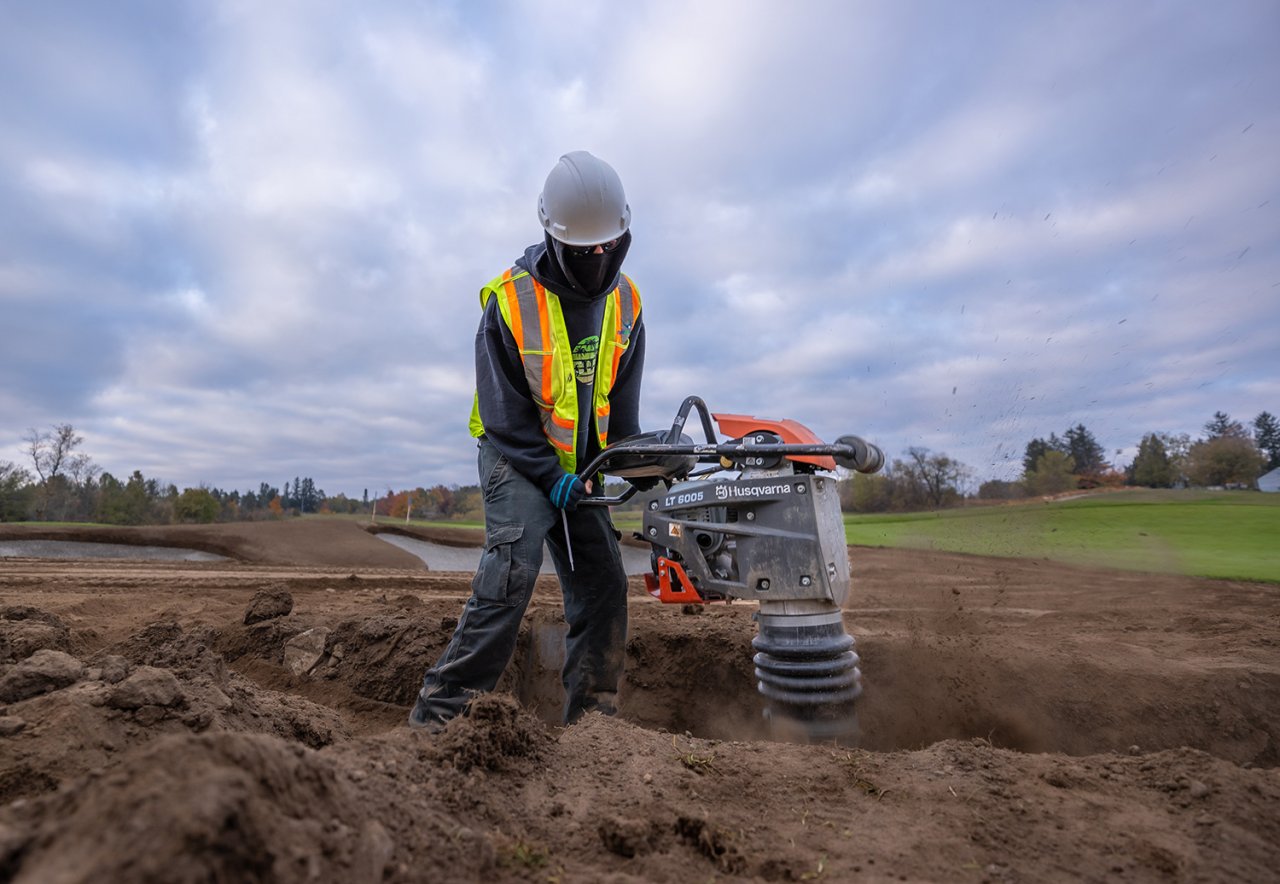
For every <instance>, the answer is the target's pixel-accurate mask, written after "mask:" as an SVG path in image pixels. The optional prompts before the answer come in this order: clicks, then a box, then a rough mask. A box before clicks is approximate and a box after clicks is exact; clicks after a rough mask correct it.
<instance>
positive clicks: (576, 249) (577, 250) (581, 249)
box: [564, 237, 622, 258]
mask: <svg viewBox="0 0 1280 884" xmlns="http://www.w3.org/2000/svg"><path fill="white" fill-rule="evenodd" d="M620 245H622V237H618V238H617V239H611V240H609V241H608V242H601V243H596V244H595V245H593V246H565V248H564V250H565V251H566V252H568V253H569V254H570V255H573V256H574V257H575V258H581V257H583V256H584V255H593V254H595V251H596V249H599V250H600V251H602V252H604V253H605V254H606V255H607V254H609V253H610V252H612V251H613V250H614V249H616V248H617V247H618V246H620Z"/></svg>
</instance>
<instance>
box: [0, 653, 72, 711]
mask: <svg viewBox="0 0 1280 884" xmlns="http://www.w3.org/2000/svg"><path fill="white" fill-rule="evenodd" d="M84 671H85V669H84V664H83V663H81V662H80V661H79V660H77V659H76V658H75V657H72V656H71V655H70V654H66V653H63V652H62V651H54V650H50V649H48V648H45V649H42V650H39V651H36V652H35V653H34V654H32V655H31V656H30V657H28V658H27V659H25V660H23V661H22V662H21V663H19V664H17V665H16V666H14V667H13V668H12V669H10V670H9V671H8V672H6V673H5V674H4V677H2V678H0V703H16V702H18V701H19V700H26V699H27V698H29V697H35V696H37V695H39V694H47V693H49V692H50V691H56V690H58V689H59V688H65V687H67V686H68V685H73V684H75V683H76V682H77V681H79V680H80V679H81V678H83V677H84Z"/></svg>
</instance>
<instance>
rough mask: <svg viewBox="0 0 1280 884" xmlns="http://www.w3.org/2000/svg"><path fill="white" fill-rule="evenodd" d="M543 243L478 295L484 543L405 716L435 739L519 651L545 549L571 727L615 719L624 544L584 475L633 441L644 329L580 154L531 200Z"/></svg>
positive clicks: (598, 190) (605, 207) (619, 222)
mask: <svg viewBox="0 0 1280 884" xmlns="http://www.w3.org/2000/svg"><path fill="white" fill-rule="evenodd" d="M538 217H539V219H540V220H541V222H542V227H543V231H544V235H543V241H542V242H539V243H537V244H536V245H532V246H529V248H527V249H525V252H524V255H523V256H522V257H521V258H519V259H517V261H516V262H515V266H514V267H512V268H511V269H510V270H508V271H506V272H505V273H503V274H501V275H500V276H498V277H495V278H494V279H493V280H492V281H490V282H489V283H488V284H487V285H485V286H484V288H482V289H481V290H480V303H481V306H482V308H483V311H484V312H483V316H482V318H481V320H480V328H479V331H478V332H477V333H476V397H475V405H474V407H473V409H472V413H471V434H472V435H473V436H474V437H476V438H477V440H478V446H479V471H480V487H481V490H482V491H483V494H484V509H485V545H484V553H483V555H482V556H481V559H480V565H479V568H478V569H477V571H476V576H475V579H474V580H473V581H472V584H471V598H470V599H469V600H468V601H467V603H466V607H465V608H464V609H463V612H462V616H460V617H459V618H458V625H457V627H456V628H455V629H454V632H453V637H452V639H451V640H450V642H449V645H448V647H447V648H446V649H445V651H444V654H443V655H442V656H441V657H440V659H439V660H438V661H437V662H436V664H435V665H434V666H432V667H431V668H430V669H428V670H427V673H426V676H425V677H424V678H423V684H422V690H421V691H419V693H418V698H417V701H416V703H415V704H414V707H413V710H412V711H411V712H410V714H409V725H410V727H414V728H427V729H429V730H437V729H439V728H440V727H441V726H443V724H444V722H446V721H448V720H449V719H451V718H453V717H454V716H456V715H458V714H459V713H460V712H462V711H463V709H464V708H465V707H466V705H467V703H468V702H469V701H470V699H471V698H472V697H473V696H475V695H476V694H477V693H480V692H484V691H489V690H492V689H493V687H494V685H495V684H497V682H498V678H499V677H500V676H501V675H502V672H503V670H504V669H505V668H506V666H507V664H508V662H509V661H510V660H511V655H512V652H513V651H514V650H515V645H516V636H517V633H518V631H519V628H520V621H521V619H522V618H523V616H524V611H525V608H526V607H527V606H528V604H529V597H530V595H531V594H532V592H533V585H534V581H535V580H536V579H537V576H538V571H539V569H540V567H541V565H542V551H543V543H544V542H545V543H546V545H547V547H548V548H549V549H550V551H551V558H552V561H553V562H554V564H555V569H556V573H557V574H558V575H559V578H560V587H561V590H562V592H563V595H564V615H565V620H566V621H567V623H568V626H569V629H568V634H567V635H566V637H565V662H564V670H563V673H562V678H563V683H564V688H565V694H566V700H565V707H564V722H565V723H566V724H569V723H572V722H573V721H575V720H577V719H578V718H579V717H581V716H582V715H583V714H584V713H586V712H589V711H591V710H598V711H600V712H603V713H605V714H610V715H611V714H613V713H614V712H615V708H616V707H615V703H616V697H617V691H618V682H619V680H620V678H621V675H622V666H623V658H624V646H625V642H626V631H627V602H626V591H627V577H626V572H625V570H624V569H623V565H622V557H621V554H620V553H619V550H618V539H619V537H620V536H621V535H619V534H618V533H617V532H615V530H614V528H613V525H612V523H611V522H610V520H609V513H608V508H607V507H603V506H579V504H580V503H581V502H582V500H583V498H585V497H586V496H588V495H590V494H592V493H593V492H596V493H598V491H599V489H597V488H596V487H595V478H596V477H591V476H580V475H578V471H579V470H580V469H581V468H583V467H585V466H586V465H587V463H588V462H590V461H591V460H592V458H594V457H595V456H596V455H597V454H598V453H599V452H600V450H601V448H602V447H603V446H604V445H606V444H607V442H608V440H610V439H613V440H619V439H623V438H625V437H627V436H630V435H633V434H635V433H637V432H638V431H639V429H640V427H639V400H640V377H641V372H642V369H643V365H644V324H643V321H642V317H641V311H640V294H639V291H638V290H637V289H636V286H635V284H634V283H633V282H632V281H631V280H630V279H629V278H628V277H627V276H625V275H623V274H622V272H621V268H622V262H623V260H624V259H625V258H626V256H627V250H628V248H629V247H630V245H631V232H630V226H631V209H630V207H629V206H628V205H627V200H626V196H625V194H624V193H623V189H622V181H621V179H620V178H619V177H618V173H617V172H615V171H614V170H613V168H612V167H611V166H610V165H609V164H608V163H605V162H604V161H603V160H600V159H598V158H597V157H595V156H592V155H591V154H590V153H587V152H586V151H574V152H572V153H568V154H565V155H564V156H562V157H561V158H560V161H559V162H558V163H557V164H556V166H555V168H553V169H552V170H551V173H550V174H549V175H548V176H547V180H546V183H545V185H544V186H543V190H542V194H541V196H540V197H539V198H538Z"/></svg>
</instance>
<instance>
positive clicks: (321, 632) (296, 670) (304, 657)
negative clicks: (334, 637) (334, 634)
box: [284, 626, 329, 677]
mask: <svg viewBox="0 0 1280 884" xmlns="http://www.w3.org/2000/svg"><path fill="white" fill-rule="evenodd" d="M328 638H329V628H328V627H327V626H316V627H314V628H312V629H308V630H307V631H306V632H300V633H298V634H297V635H295V636H294V637H293V638H291V639H289V641H288V642H286V643H285V646H284V665H285V666H286V667H288V669H289V671H290V672H292V673H293V674H294V675H296V676H299V677H301V676H303V675H306V674H307V673H309V672H310V671H311V670H312V669H315V668H316V664H317V663H319V662H320V661H321V660H323V659H324V646H325V641H326V640H327V639H328Z"/></svg>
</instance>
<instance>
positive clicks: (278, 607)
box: [244, 589, 293, 626]
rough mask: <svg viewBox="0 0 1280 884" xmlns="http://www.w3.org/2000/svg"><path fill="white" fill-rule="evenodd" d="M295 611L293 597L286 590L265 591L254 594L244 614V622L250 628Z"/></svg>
mask: <svg viewBox="0 0 1280 884" xmlns="http://www.w3.org/2000/svg"><path fill="white" fill-rule="evenodd" d="M292 610H293V596H291V595H290V594H289V592H288V590H284V589H263V590H259V591H258V592H257V593H255V594H254V596H253V599H252V601H250V602H249V607H248V608H246V609H245V612H244V622H245V625H246V626H248V625H250V624H253V623H261V622H262V621H263V620H273V619H275V618H276V617H284V616H286V615H287V614H288V613H289V612H290V611H292Z"/></svg>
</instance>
